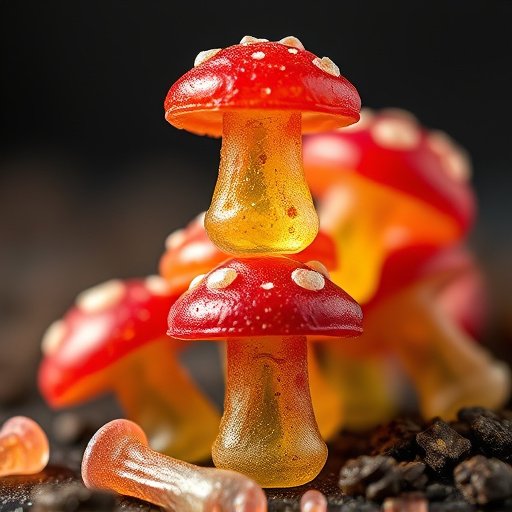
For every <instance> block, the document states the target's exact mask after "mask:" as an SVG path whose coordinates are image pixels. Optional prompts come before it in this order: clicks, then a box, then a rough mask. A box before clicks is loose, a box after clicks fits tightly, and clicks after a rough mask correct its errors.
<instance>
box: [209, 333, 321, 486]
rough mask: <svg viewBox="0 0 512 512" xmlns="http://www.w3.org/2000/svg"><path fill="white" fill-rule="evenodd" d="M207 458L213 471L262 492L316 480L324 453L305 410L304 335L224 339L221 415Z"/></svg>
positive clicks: (311, 415) (311, 416) (308, 409)
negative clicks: (244, 478) (242, 478)
mask: <svg viewBox="0 0 512 512" xmlns="http://www.w3.org/2000/svg"><path fill="white" fill-rule="evenodd" d="M212 456H213V460H214V462H215V465H216V466H217V467H222V468H226V469H233V470H235V471H239V472H241V473H244V474H246V475H249V476H250V477H252V478H253V479H254V480H256V481H257V482H258V483H259V484H260V485H261V486H262V487H289V486H292V485H293V486H295V485H301V484H303V483H306V482H309V481H310V480H312V479H313V478H315V477H316V476H317V475H318V473H319V472H320V470H321V469H322V467H323V465H324V464H325V460H326V458H327V448H326V445H325V443H324V441H323V440H322V437H321V435H320V433H319V431H318V427H317V424H316V421H315V416H314V413H313V408H312V405H311V397H310V393H309V383H308V366H307V346H306V337H305V336H287V337H282V338H281V337H274V336H269V337H260V338H236V339H229V340H228V342H227V381H226V397H225V403H224V416H223V417H222V421H221V425H220V429H219V435H218V437H217V439H216V440H215V443H214V445H213V449H212Z"/></svg>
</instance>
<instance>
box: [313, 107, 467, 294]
mask: <svg viewBox="0 0 512 512" xmlns="http://www.w3.org/2000/svg"><path fill="white" fill-rule="evenodd" d="M303 156H304V171H305V175H306V178H307V180H308V184H309V187H310V188H311V191H312V194H313V196H314V197H315V198H316V199H317V200H318V213H319V217H320V224H321V226H322V227H323V229H325V230H326V231H328V232H329V233H331V234H333V236H334V237H335V239H336V240H337V242H338V243H339V244H340V246H341V247H342V250H343V262H344V264H343V266H342V267H341V268H340V269H339V274H337V273H333V274H332V279H333V280H334V281H335V282H336V283H341V285H342V286H343V287H344V288H345V289H346V290H347V291H348V292H349V293H350V294H351V295H352V296H353V297H354V298H355V299H356V300H357V301H358V302H359V303H360V304H364V303H366V302H367V301H368V300H369V299H370V298H371V297H372V295H373V294H374V293H375V291H376V288H377V285H378V282H379V275H380V271H381V267H382V264H383V262H384V261H385V259H386V257H387V256H388V255H389V254H390V253H391V252H393V251H395V250H397V249H400V248H403V247H408V246H411V245H418V244H420V245H421V244H430V245H437V246H445V245H448V244H450V243H453V242H457V241H459V240H461V239H462V237H463V236H464V235H465V234H466V233H467V232H468V230H469V228H470V227H471V225H472V223H473V220H474V216H475V209H476V204H475V195H474V192H473V189H472V187H471V184H470V177H471V164H470V160H469V157H468V155H467V153H466V151H465V150H464V149H463V148H461V147H460V146H459V145H458V144H456V143H455V142H454V141H453V140H452V139H451V138H450V137H449V136H448V135H447V134H445V133H443V132H440V131H436V130H429V129H427V128H425V127H423V126H422V125H421V124H420V123H419V122H418V120H417V119H416V118H415V117H414V116H413V115H412V114H411V113H409V112H407V111H405V110H400V109H384V110H382V111H377V112H374V111H372V110H370V109H363V110H362V111H361V120H360V121H359V122H358V123H357V124H355V125H354V126H351V127H349V128H347V129H344V130H334V131H330V132H327V133H321V134H310V135H305V136H304V140H303Z"/></svg>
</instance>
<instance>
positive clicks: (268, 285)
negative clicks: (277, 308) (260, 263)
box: [260, 283, 274, 290]
mask: <svg viewBox="0 0 512 512" xmlns="http://www.w3.org/2000/svg"><path fill="white" fill-rule="evenodd" d="M260 287H261V288H263V289H264V290H272V288H274V283H263V284H261V285H260Z"/></svg>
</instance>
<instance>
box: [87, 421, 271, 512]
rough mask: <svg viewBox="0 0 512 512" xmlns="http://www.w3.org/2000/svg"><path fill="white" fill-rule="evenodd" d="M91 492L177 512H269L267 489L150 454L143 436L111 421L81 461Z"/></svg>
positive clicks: (125, 423)
mask: <svg viewBox="0 0 512 512" xmlns="http://www.w3.org/2000/svg"><path fill="white" fill-rule="evenodd" d="M82 479H83V481H84V483H85V485H86V486H87V487H88V488H90V489H102V490H105V491H115V492H116V493H118V494H124V495H127V496H133V497H135V498H138V499H141V500H145V501H148V502H150V503H153V504H155V505H158V506H161V507H163V508H164V509H165V510H172V511H176V512H178V511H179V512H240V511H243V512H266V510H267V498H266V496H265V493H264V492H263V489H261V487H260V486H259V485H258V484H256V482H254V481H253V480H251V479H250V478H247V477H246V476H244V475H241V474H240V473H236V472H235V471H227V470H223V469H216V468H209V467H200V466H195V465H193V464H189V463H186V462H183V461H181V460H177V459H174V458H172V457H168V456H166V455H163V454H161V453H159V452H156V451H153V450H151V449H150V448H149V446H148V442H147V439H146V435H145V434H144V431H143V430H142V429H141V428H140V426H139V425H137V424H136V423H134V422H132V421H129V420H123V419H118V420H113V421H111V422H109V423H107V424H106V425H104V426H103V427H102V428H100V429H99V430H98V432H96V434H95V435H94V436H93V438H92V439H91V441H90V442H89V444H88V446H87V448H86V450H85V453H84V457H83V460H82Z"/></svg>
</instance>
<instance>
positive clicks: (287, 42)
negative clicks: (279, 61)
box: [278, 36, 305, 50]
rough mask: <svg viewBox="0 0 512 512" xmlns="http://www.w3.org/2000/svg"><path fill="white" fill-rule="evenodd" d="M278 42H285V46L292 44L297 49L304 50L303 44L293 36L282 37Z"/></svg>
mask: <svg viewBox="0 0 512 512" xmlns="http://www.w3.org/2000/svg"><path fill="white" fill-rule="evenodd" d="M278 43H281V44H285V45H286V46H293V47H294V48H298V49H299V50H304V49H305V48H304V45H303V44H302V43H301V42H300V41H299V39H297V38H296V37H295V36H288V37H283V38H282V39H280V40H279V41H278Z"/></svg>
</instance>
